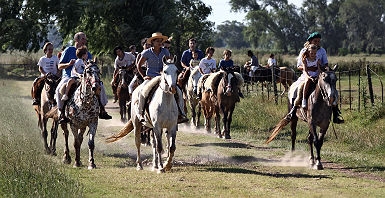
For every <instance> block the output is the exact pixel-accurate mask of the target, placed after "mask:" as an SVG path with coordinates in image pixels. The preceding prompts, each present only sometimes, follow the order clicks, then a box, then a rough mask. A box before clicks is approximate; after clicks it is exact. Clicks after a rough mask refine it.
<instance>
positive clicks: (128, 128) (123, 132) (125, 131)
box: [106, 120, 134, 143]
mask: <svg viewBox="0 0 385 198" xmlns="http://www.w3.org/2000/svg"><path fill="white" fill-rule="evenodd" d="M133 129H134V124H133V123H132V120H130V121H128V122H127V124H126V126H124V128H123V129H120V131H119V134H117V135H112V136H110V137H108V138H106V142H107V143H112V142H116V141H118V140H120V139H122V138H123V137H124V136H126V135H127V134H129V133H130V132H131V131H132V130H133Z"/></svg>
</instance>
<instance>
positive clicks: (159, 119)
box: [106, 56, 181, 173]
mask: <svg viewBox="0 0 385 198" xmlns="http://www.w3.org/2000/svg"><path fill="white" fill-rule="evenodd" d="M162 61H163V72H161V76H159V77H155V78H154V79H152V80H151V81H150V82H148V83H147V84H156V82H159V86H157V87H156V88H154V89H155V92H154V94H153V95H152V96H149V98H148V100H149V101H150V104H149V106H148V109H147V112H148V113H147V114H146V118H147V120H146V121H145V123H141V122H139V119H138V117H137V108H138V100H139V97H140V96H139V94H142V92H146V89H148V87H147V86H146V85H147V84H146V85H143V84H141V85H140V86H139V87H137V88H136V89H135V90H134V92H133V93H132V100H131V102H132V105H131V120H130V121H129V122H128V123H127V124H126V125H125V127H124V128H123V129H121V130H120V133H119V134H117V135H113V136H111V137H108V138H106V139H107V142H115V141H117V140H119V139H121V138H122V137H124V136H126V135H127V134H128V133H130V132H131V131H134V132H135V144H136V148H137V160H136V163H137V170H143V165H142V161H141V158H140V144H141V133H142V126H143V125H149V126H152V130H153V131H152V133H151V136H152V148H153V170H154V171H155V170H157V171H158V173H163V172H165V171H169V170H170V169H171V167H172V159H173V157H174V153H175V150H176V145H175V138H176V130H177V121H178V106H177V102H176V100H175V96H174V94H176V92H178V93H180V94H181V90H180V89H178V88H177V85H176V83H177V76H178V69H177V67H176V66H175V62H176V56H174V60H173V61H167V60H166V58H165V57H163V59H162ZM154 82H155V83H154ZM149 89H150V90H152V88H149ZM163 128H166V134H167V154H168V157H167V162H166V164H165V166H163V163H162V157H161V155H162V152H163V148H162V132H163V131H162V129H163Z"/></svg>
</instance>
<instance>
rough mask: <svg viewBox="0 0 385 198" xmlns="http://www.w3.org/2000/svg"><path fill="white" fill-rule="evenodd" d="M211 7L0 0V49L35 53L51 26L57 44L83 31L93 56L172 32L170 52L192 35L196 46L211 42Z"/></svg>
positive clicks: (185, 0) (196, 1) (170, 2)
mask: <svg viewBox="0 0 385 198" xmlns="http://www.w3.org/2000/svg"><path fill="white" fill-rule="evenodd" d="M211 10H212V9H211V7H209V6H207V5H205V4H204V3H203V2H202V1H200V0H145V1H137V0H50V1H45V0H34V1H25V0H0V32H1V33H0V50H1V52H5V51H12V50H21V51H27V52H36V51H38V50H39V49H40V48H41V45H42V43H44V42H46V41H48V40H47V35H48V32H49V30H50V28H52V26H55V27H56V28H57V29H58V32H59V33H60V36H61V37H62V38H63V43H67V42H68V41H71V40H72V39H73V35H74V34H75V33H76V32H79V31H82V32H84V33H86V35H87V40H88V43H87V46H88V48H89V49H90V51H91V52H92V53H93V54H96V55H99V54H111V53H112V50H113V48H114V47H115V46H117V45H120V46H122V47H123V48H124V49H128V47H129V46H130V45H136V46H137V47H138V48H139V50H141V49H140V48H141V46H140V40H141V39H143V38H145V37H150V36H151V34H152V33H154V32H162V33H163V35H167V36H172V37H173V39H172V42H173V44H174V45H175V47H174V48H173V52H174V54H177V55H180V54H181V53H182V51H183V50H185V49H187V48H188V39H189V38H191V37H195V38H197V40H198V41H199V44H200V46H202V48H204V47H206V46H209V45H211V44H212V40H213V39H212V35H213V23H212V22H210V21H208V20H207V17H208V16H209V14H210V13H211Z"/></svg>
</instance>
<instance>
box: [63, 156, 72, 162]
mask: <svg viewBox="0 0 385 198" xmlns="http://www.w3.org/2000/svg"><path fill="white" fill-rule="evenodd" d="M71 161H72V160H71V157H70V156H68V157H67V156H65V155H64V156H63V163H64V164H71Z"/></svg>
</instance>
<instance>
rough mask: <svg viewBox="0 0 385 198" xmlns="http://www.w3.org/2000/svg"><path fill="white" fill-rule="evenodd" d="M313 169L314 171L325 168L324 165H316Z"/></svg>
mask: <svg viewBox="0 0 385 198" xmlns="http://www.w3.org/2000/svg"><path fill="white" fill-rule="evenodd" d="M313 169H314V170H323V169H324V167H323V166H322V164H316V165H314V166H313Z"/></svg>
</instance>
